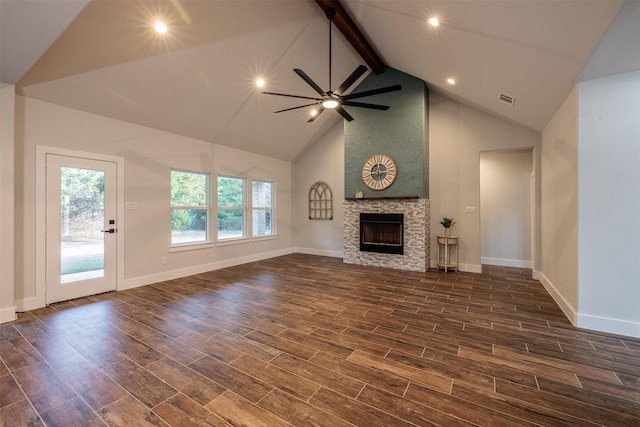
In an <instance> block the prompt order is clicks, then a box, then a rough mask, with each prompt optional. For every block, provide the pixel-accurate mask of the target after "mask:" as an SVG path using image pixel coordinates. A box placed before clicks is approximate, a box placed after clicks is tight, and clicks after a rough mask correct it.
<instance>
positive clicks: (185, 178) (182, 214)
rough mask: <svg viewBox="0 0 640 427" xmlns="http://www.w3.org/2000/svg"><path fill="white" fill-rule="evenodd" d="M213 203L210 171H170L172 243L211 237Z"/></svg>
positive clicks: (204, 239)
mask: <svg viewBox="0 0 640 427" xmlns="http://www.w3.org/2000/svg"><path fill="white" fill-rule="evenodd" d="M210 212H211V204H210V197H209V174H207V173H202V172H192V171H184V170H172V171H171V244H172V245H183V244H190V243H202V242H206V241H207V240H208V237H209V236H208V230H209V223H210Z"/></svg>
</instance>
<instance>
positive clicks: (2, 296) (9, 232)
mask: <svg viewBox="0 0 640 427" xmlns="http://www.w3.org/2000/svg"><path fill="white" fill-rule="evenodd" d="M14 101H15V87H14V86H11V85H5V84H2V85H0V124H1V125H0V323H2V322H8V321H11V320H14V319H15V313H16V307H15V298H14V293H15V263H14V258H15V256H14V251H15V246H14V209H15V207H14V191H15V189H14V187H15V179H14V164H13V157H14V154H13V152H14V111H15V110H14V108H15V107H14V106H15V103H14Z"/></svg>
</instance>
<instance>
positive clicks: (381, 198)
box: [344, 196, 420, 202]
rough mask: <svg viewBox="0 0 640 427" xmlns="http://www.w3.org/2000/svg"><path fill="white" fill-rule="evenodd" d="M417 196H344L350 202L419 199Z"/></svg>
mask: <svg viewBox="0 0 640 427" xmlns="http://www.w3.org/2000/svg"><path fill="white" fill-rule="evenodd" d="M419 198H420V197H418V196H387V197H345V198H344V199H345V200H348V201H350V202H359V201H361V200H364V201H366V200H415V199H419Z"/></svg>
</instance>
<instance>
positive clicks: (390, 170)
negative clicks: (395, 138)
mask: <svg viewBox="0 0 640 427" xmlns="http://www.w3.org/2000/svg"><path fill="white" fill-rule="evenodd" d="M397 175H398V167H397V166H396V162H394V161H393V159H392V158H391V157H389V156H387V155H386V154H374V155H373V156H371V157H369V158H368V159H367V161H366V162H364V165H362V180H363V181H364V183H365V185H366V186H367V187H369V188H370V189H372V190H384V189H385V188H388V187H389V186H390V185H391V184H393V181H395V180H396V176H397Z"/></svg>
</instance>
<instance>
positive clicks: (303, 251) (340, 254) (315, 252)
mask: <svg viewBox="0 0 640 427" xmlns="http://www.w3.org/2000/svg"><path fill="white" fill-rule="evenodd" d="M293 252H295V253H300V254H308V255H318V256H330V257H333V258H344V253H343V252H342V251H330V250H328V249H315V248H299V247H295V248H293Z"/></svg>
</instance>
